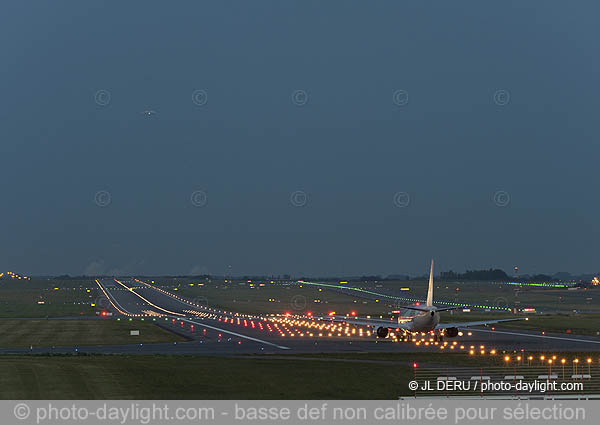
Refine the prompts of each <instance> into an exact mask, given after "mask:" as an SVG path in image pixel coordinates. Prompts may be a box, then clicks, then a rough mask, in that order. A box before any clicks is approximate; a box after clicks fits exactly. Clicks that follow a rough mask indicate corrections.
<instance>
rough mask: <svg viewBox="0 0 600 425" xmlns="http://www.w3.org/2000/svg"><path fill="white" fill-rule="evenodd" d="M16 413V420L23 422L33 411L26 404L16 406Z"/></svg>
mask: <svg viewBox="0 0 600 425" xmlns="http://www.w3.org/2000/svg"><path fill="white" fill-rule="evenodd" d="M14 413H15V418H17V419H19V420H23V419H27V418H28V417H29V414H30V413H31V410H30V409H29V406H28V405H26V404H25V403H19V404H17V405H16V406H15V408H14Z"/></svg>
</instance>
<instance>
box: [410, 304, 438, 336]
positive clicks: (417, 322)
mask: <svg viewBox="0 0 600 425" xmlns="http://www.w3.org/2000/svg"><path fill="white" fill-rule="evenodd" d="M438 323H440V313H439V312H438V311H437V310H436V308H435V307H431V308H430V309H428V311H424V312H422V313H419V314H418V315H416V316H415V317H414V318H413V319H412V320H411V321H410V330H411V331H412V332H429V331H432V330H435V327H436V326H437V325H438Z"/></svg>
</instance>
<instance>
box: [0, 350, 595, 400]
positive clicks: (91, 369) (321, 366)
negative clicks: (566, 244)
mask: <svg viewBox="0 0 600 425" xmlns="http://www.w3.org/2000/svg"><path fill="white" fill-rule="evenodd" d="M537 354H539V353H537ZM595 354H596V355H597V353H595ZM575 355H578V356H580V358H581V359H585V358H586V357H585V356H586V354H585V353H577V354H574V353H570V354H569V356H571V357H573V356H575ZM415 356H418V358H417V359H415ZM281 357H283V358H281ZM299 357H302V356H298V355H290V356H277V358H273V357H272V356H261V357H258V358H257V357H252V358H243V357H236V358H227V357H201V356H168V355H152V356H150V355H148V356H146V355H143V356H142V355H137V356H126V355H98V356H0V369H1V370H2V371H3V373H2V374H0V398H1V399H151V400H156V399H271V400H272V399H287V400H289V399H300V400H301V399H309V400H310V399H350V400H353V399H354V400H357V399H397V398H398V396H400V395H411V394H412V392H410V391H409V390H408V388H407V384H408V382H409V381H410V380H412V379H413V376H414V370H413V368H412V362H413V361H415V360H416V361H418V362H419V367H421V368H424V369H427V368H432V370H434V369H438V368H443V367H446V366H447V367H456V366H458V367H465V366H469V367H475V368H477V367H479V366H499V365H501V364H502V359H503V357H502V355H498V356H495V357H489V356H488V357H485V358H483V357H481V358H479V359H477V358H468V357H467V356H466V355H464V354H449V353H447V354H441V353H419V354H418V355H417V354H407V353H404V354H402V353H368V354H367V353H365V354H361V353H347V354H320V355H319V354H310V355H305V356H304V357H320V359H318V360H317V359H306V360H302V359H301V358H299ZM537 357H538V356H537V355H536V358H537ZM513 361H514V360H513ZM569 361H571V358H569ZM596 361H597V358H596V357H594V363H596ZM512 367H513V366H512V364H511V366H510V368H512ZM522 367H526V366H522ZM511 370H512V369H511Z"/></svg>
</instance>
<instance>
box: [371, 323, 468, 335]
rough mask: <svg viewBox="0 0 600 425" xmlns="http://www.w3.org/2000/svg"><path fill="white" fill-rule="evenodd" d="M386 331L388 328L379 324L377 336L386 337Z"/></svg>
mask: <svg viewBox="0 0 600 425" xmlns="http://www.w3.org/2000/svg"><path fill="white" fill-rule="evenodd" d="M388 333H389V331H388V328H384V327H383V326H380V327H378V328H377V336H378V337H379V338H385V337H387V336H388ZM457 333H458V332H457Z"/></svg>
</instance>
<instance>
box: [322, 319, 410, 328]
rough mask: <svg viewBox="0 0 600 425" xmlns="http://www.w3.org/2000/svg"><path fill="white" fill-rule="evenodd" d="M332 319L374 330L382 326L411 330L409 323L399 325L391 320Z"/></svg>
mask: <svg viewBox="0 0 600 425" xmlns="http://www.w3.org/2000/svg"><path fill="white" fill-rule="evenodd" d="M330 319H331V320H332V321H334V322H344V323H348V324H349V325H359V326H372V327H374V328H377V327H379V326H382V327H384V328H390V329H406V330H409V324H408V323H398V322H397V321H391V320H383V319H358V318H352V317H344V316H331V317H330Z"/></svg>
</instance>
